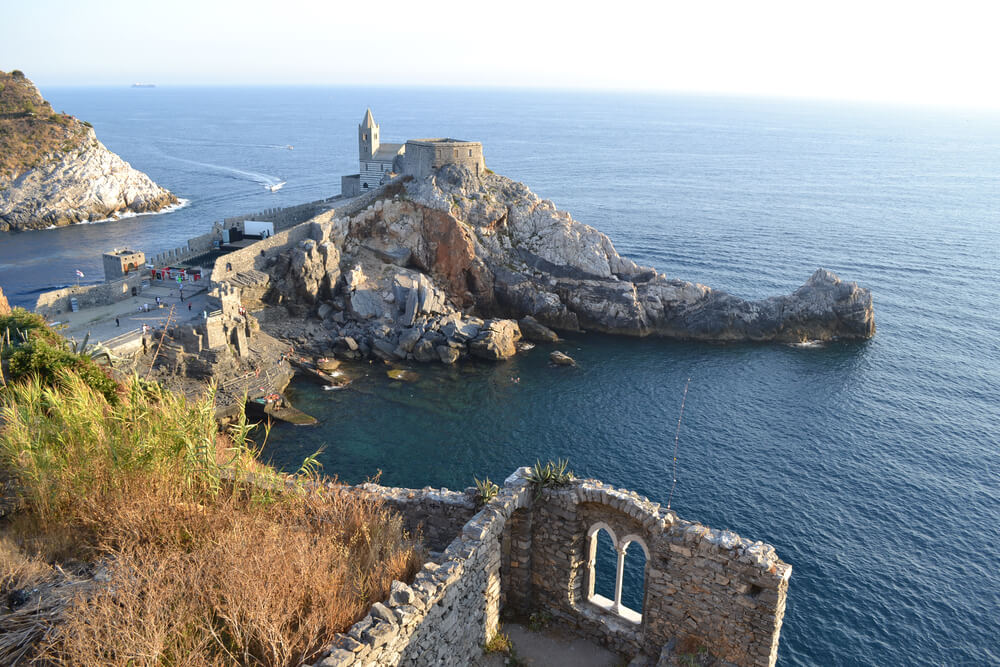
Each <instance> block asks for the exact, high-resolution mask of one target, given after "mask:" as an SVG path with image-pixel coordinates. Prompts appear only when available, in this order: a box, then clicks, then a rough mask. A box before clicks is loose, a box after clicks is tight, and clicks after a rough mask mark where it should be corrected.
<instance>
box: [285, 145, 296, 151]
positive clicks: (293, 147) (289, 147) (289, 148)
mask: <svg viewBox="0 0 1000 667" xmlns="http://www.w3.org/2000/svg"><path fill="white" fill-rule="evenodd" d="M286 148H288V150H294V149H295V146H292V145H291V144H288V146H286Z"/></svg>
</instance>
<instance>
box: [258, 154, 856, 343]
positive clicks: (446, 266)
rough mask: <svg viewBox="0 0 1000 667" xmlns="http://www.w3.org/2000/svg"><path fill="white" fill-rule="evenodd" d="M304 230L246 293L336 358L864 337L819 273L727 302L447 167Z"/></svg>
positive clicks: (286, 329) (851, 303)
mask: <svg viewBox="0 0 1000 667" xmlns="http://www.w3.org/2000/svg"><path fill="white" fill-rule="evenodd" d="M309 224H312V225H313V229H312V233H311V238H308V239H306V240H304V241H301V242H300V243H298V244H296V245H295V246H294V247H291V248H288V249H286V250H284V251H282V252H280V253H277V254H273V255H268V256H264V257H261V258H260V262H259V267H258V268H259V270H261V271H263V272H264V273H265V274H266V275H267V276H268V282H267V285H266V286H264V287H259V288H258V289H257V290H256V291H254V292H253V293H250V292H247V291H246V290H244V292H243V295H242V296H243V303H244V305H245V306H247V308H248V309H250V310H254V311H257V310H260V309H263V308H269V309H277V311H279V312H283V314H282V315H280V316H275V315H273V314H272V315H269V316H268V317H266V318H262V325H261V326H262V328H263V329H264V330H267V331H269V332H270V333H272V334H274V335H275V336H278V337H280V338H283V339H286V340H293V341H298V343H299V344H301V345H306V346H307V347H308V348H309V349H311V350H314V351H315V352H316V353H317V354H331V355H336V356H337V357H339V358H342V359H364V358H378V359H382V360H384V361H387V362H397V361H402V360H412V361H417V362H425V363H426V362H443V363H455V362H456V361H458V360H459V359H462V358H465V357H476V358H481V359H488V360H502V359H507V358H509V357H511V356H513V355H514V354H516V352H517V347H518V344H519V342H520V341H521V339H522V338H524V339H526V340H535V341H551V340H555V339H557V334H556V333H555V332H554V331H553V329H554V330H568V331H580V330H589V331H599V332H604V333H611V334H619V335H629V336H638V337H644V336H660V337H667V338H676V339H684V340H700V341H707V342H736V341H776V342H800V341H804V340H820V341H828V340H834V339H854V340H864V339H867V338H870V337H871V336H873V335H874V333H875V324H874V314H873V308H872V299H871V293H870V292H869V291H868V290H867V289H864V288H861V287H859V286H858V285H857V284H856V283H850V282H844V281H841V280H840V279H839V278H838V277H837V276H836V275H834V274H833V273H831V272H829V271H826V270H823V269H819V270H817V271H816V272H815V273H814V274H813V275H812V276H811V277H810V278H809V279H808V280H807V281H806V283H805V284H804V285H803V286H802V287H800V288H799V289H798V290H796V291H795V292H794V293H792V294H790V295H786V296H779V297H771V298H768V299H763V300H759V301H747V300H743V299H739V298H736V297H734V296H731V295H729V294H727V293H725V292H721V291H718V290H713V289H711V288H709V287H706V286H704V285H699V284H696V283H689V282H684V281H681V280H677V279H672V278H668V277H666V276H664V275H662V274H660V273H658V272H656V271H655V270H653V269H651V268H648V267H642V266H639V265H637V264H636V263H635V262H633V261H631V260H629V259H627V258H624V257H621V256H620V255H619V254H618V253H617V252H616V251H615V249H614V246H613V244H612V243H611V241H610V239H608V237H607V236H605V235H604V234H602V233H601V232H599V231H597V230H596V229H594V228H592V227H589V226H587V225H583V224H581V223H579V222H577V221H575V220H573V219H572V218H571V217H570V215H569V214H568V213H565V212H563V211H559V210H557V209H556V208H555V207H554V206H553V205H552V203H551V202H549V201H546V200H541V199H540V198H538V197H537V196H536V195H534V194H533V193H532V192H531V191H530V190H529V189H528V188H527V187H526V186H524V185H523V184H521V183H516V182H514V181H512V180H510V179H507V178H504V177H502V176H499V175H496V174H486V175H483V176H481V177H480V176H476V175H474V174H473V173H472V172H470V171H469V170H468V169H466V168H464V167H462V166H459V165H448V166H445V167H442V168H441V169H440V170H438V171H437V172H436V173H435V174H433V175H432V176H430V177H428V178H425V179H419V180H404V179H400V180H397V181H395V182H393V183H391V184H390V185H389V186H387V187H386V189H385V192H384V196H383V197H382V198H380V199H377V200H376V201H375V202H374V203H373V204H371V205H370V206H368V207H367V208H366V209H364V210H362V211H360V212H358V213H356V214H354V215H349V216H348V215H345V216H341V217H338V216H336V214H332V215H327V216H320V217H318V218H316V219H314V220H313V221H312V222H311V223H309ZM272 312H273V311H272Z"/></svg>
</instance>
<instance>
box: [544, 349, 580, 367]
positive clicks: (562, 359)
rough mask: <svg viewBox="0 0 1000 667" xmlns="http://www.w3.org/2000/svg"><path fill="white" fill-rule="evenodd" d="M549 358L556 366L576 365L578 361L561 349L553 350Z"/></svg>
mask: <svg viewBox="0 0 1000 667" xmlns="http://www.w3.org/2000/svg"><path fill="white" fill-rule="evenodd" d="M549 360H550V361H551V362H552V363H554V364H555V365H556V366H576V361H574V360H573V357H571V356H569V355H568V354H565V353H563V352H560V351H559V350H552V352H550V353H549Z"/></svg>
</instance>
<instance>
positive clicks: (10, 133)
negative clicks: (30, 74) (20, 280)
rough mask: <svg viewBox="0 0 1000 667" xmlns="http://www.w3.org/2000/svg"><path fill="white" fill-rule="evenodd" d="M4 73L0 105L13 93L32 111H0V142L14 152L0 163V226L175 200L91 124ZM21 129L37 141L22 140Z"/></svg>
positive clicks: (40, 223) (146, 208)
mask: <svg viewBox="0 0 1000 667" xmlns="http://www.w3.org/2000/svg"><path fill="white" fill-rule="evenodd" d="M5 76H6V85H5V86H4V88H3V89H2V90H0V98H4V99H0V107H3V108H4V109H6V108H7V107H6V106H5V105H4V104H3V103H4V102H9V101H11V99H12V98H13V97H14V96H15V95H18V96H20V97H19V98H18V102H17V103H18V104H23V105H24V108H25V109H31V110H32V111H23V112H20V113H7V114H3V113H0V130H2V132H0V135H2V139H3V141H2V145H0V148H4V149H7V150H9V151H10V153H11V154H13V153H17V155H16V159H12V160H11V161H10V163H9V164H7V163H6V161H5V162H4V164H3V165H2V166H3V168H2V169H0V231H10V230H15V231H16V230H25V229H44V228H46V227H51V226H61V225H69V224H72V223H76V222H87V221H96V220H105V219H108V218H114V217H117V216H119V215H121V214H123V213H127V212H131V213H151V212H155V211H159V210H161V209H163V208H164V207H167V206H170V205H172V204H176V203H178V200H177V197H175V196H174V195H173V194H171V193H170V192H168V191H167V190H165V189H163V188H161V187H160V186H158V185H157V184H156V183H154V182H153V181H152V180H151V179H150V178H149V176H147V175H146V174H144V173H142V172H141V171H138V170H136V169H133V168H132V166H131V165H129V164H128V163H127V162H125V161H124V160H123V159H121V158H120V157H118V156H117V155H116V154H114V153H112V152H111V151H109V150H108V149H107V148H106V147H105V146H104V145H103V144H102V143H101V142H100V141H98V140H97V135H96V134H95V133H94V130H93V128H91V127H89V126H88V125H86V124H85V123H81V122H80V121H79V120H77V119H76V118H73V117H72V116H67V115H64V114H54V113H52V111H51V107H49V106H48V104H47V103H45V102H44V100H42V99H41V96H40V95H39V94H38V91H37V89H35V87H34V86H33V85H32V84H31V82H30V81H28V80H27V79H25V78H23V75H22V76H20V77H13V76H11V75H5ZM21 98H23V99H21ZM25 136H30V137H43V138H44V140H39V141H34V140H32V141H28V140H26V139H24V137H25ZM5 157H7V156H5Z"/></svg>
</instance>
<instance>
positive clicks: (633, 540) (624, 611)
mask: <svg viewBox="0 0 1000 667" xmlns="http://www.w3.org/2000/svg"><path fill="white" fill-rule="evenodd" d="M602 532H603V533H606V534H607V535H608V536H610V538H611V546H612V548H613V550H614V560H615V565H616V568H615V578H614V582H615V586H614V589H613V591H614V593H613V595H614V597H613V598H611V597H608V596H606V595H601V593H599V592H597V591H598V590H601V591H606V592H611V591H610V589H608V588H607V585H606V583H605V582H604V575H603V573H602V574H601V576H600V577H598V568H597V560H598V551H597V549H598V542H599V540H600V534H601V533H602ZM634 544H638V545H639V547H640V548H641V550H642V555H643V556H645V561H646V562H648V561H649V548H648V547H647V546H646V543H645V542H644V541H643V539H642V538H641V537H639V536H638V535H626V536H625V537H624V538H622V539H621V540H619V539H618V537H617V536H616V535H615V532H614V530H612V529H611V527H610V526H608V525H607V524H606V523H604V522H603V521H598V522H597V523H595V524H594V525H593V526H591V527H590V530H588V531H587V601H588V602H590V603H592V604H594V605H596V606H598V607H600V608H601V609H604V610H605V611H608V612H611V613H613V614H617V615H618V616H621V617H622V618H624V619H625V620H627V621H630V622H632V623H635V624H639V623H641V622H642V610H641V607H642V603H641V602H640V604H639V606H640V610H639V611H636V610H635V609H631V608H629V607H627V606H625V604H623V603H622V584H623V582H624V578H625V572H626V569H625V562H626V556H627V554H628V552H629V547H631V546H632V545H634ZM635 560H636V559H635V558H632V559H629V562H630V563H632V562H633V561H635ZM646 562H644V563H643V564H642V566H641V567H642V569H643V570H645V566H646ZM635 567H639V566H638V565H637V564H636V565H635ZM630 569H631V566H630ZM599 579H600V581H598V580H599ZM643 589H645V581H643ZM644 597H645V596H644V595H642V596H640V599H642V598H644Z"/></svg>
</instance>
